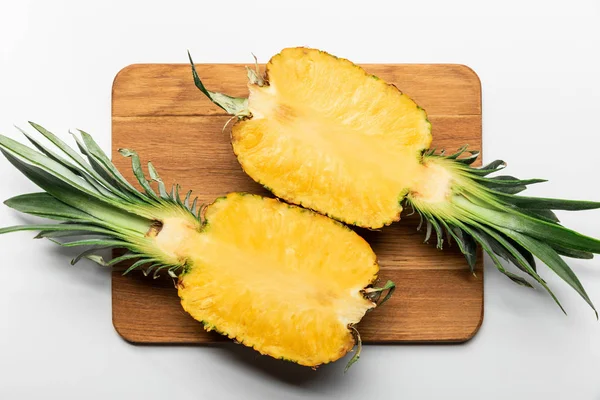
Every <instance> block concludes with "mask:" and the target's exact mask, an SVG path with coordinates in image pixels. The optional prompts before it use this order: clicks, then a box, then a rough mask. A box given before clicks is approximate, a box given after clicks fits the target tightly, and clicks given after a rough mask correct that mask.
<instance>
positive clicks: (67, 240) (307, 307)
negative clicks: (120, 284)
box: [0, 124, 394, 367]
mask: <svg viewBox="0 0 600 400" xmlns="http://www.w3.org/2000/svg"><path fill="white" fill-rule="evenodd" d="M32 125H33V126H34V128H35V129H36V130H38V131H39V132H40V133H41V134H42V135H43V136H45V137H46V138H47V139H48V140H49V141H50V142H52V143H53V144H54V145H55V147H56V148H57V149H58V150H59V153H60V154H57V152H56V150H53V149H50V148H49V147H47V146H46V145H44V144H42V143H41V142H39V141H38V139H36V138H35V137H33V136H30V135H29V134H27V133H26V135H27V137H28V138H29V140H31V141H32V142H33V144H34V145H35V146H36V148H38V149H39V150H40V151H41V153H38V152H36V151H33V150H32V149H30V148H28V147H26V146H24V145H22V144H20V143H18V142H16V141H14V140H12V139H9V138H7V137H5V136H1V135H0V149H1V151H2V153H3V154H4V155H5V157H6V158H7V159H8V160H9V161H10V162H11V163H12V164H13V165H14V166H15V167H16V168H18V169H19V170H20V171H21V172H23V173H24V174H25V175H26V176H27V177H28V178H29V179H30V180H32V181H33V182H34V183H36V184H37V185H38V186H40V187H41V188H42V189H43V190H45V193H33V194H27V195H22V196H17V197H14V198H12V199H9V200H7V201H6V204H7V205H8V206H10V207H12V208H15V209H17V210H19V211H21V212H25V213H29V214H34V215H37V216H41V217H46V218H49V219H53V220H58V221H63V222H62V223H60V224H42V225H23V226H15V227H9V228H4V229H0V233H7V232H13V231H20V230H39V231H40V233H39V234H38V237H46V238H51V239H52V240H54V241H56V242H57V243H58V244H61V245H63V246H69V247H71V246H84V245H85V246H91V247H90V248H89V249H87V250H86V251H84V252H83V253H82V254H81V255H80V256H78V257H76V258H75V259H74V260H73V263H75V262H77V261H78V260H79V259H81V258H82V257H86V258H89V259H91V260H93V261H96V262H98V263H100V264H103V265H107V266H112V265H115V264H117V263H118V262H120V261H124V260H130V259H136V260H137V261H135V262H134V263H133V264H132V265H131V267H130V268H129V269H128V270H127V271H126V272H125V273H127V272H130V271H131V270H133V269H136V268H140V269H142V270H143V271H144V272H145V273H146V274H151V273H152V274H153V275H154V276H157V274H158V273H159V272H160V271H168V273H169V274H170V275H171V276H172V277H173V278H176V279H177V283H176V286H177V288H178V292H179V296H180V298H181V303H182V306H183V308H184V309H185V311H187V312H188V313H189V314H190V315H191V316H192V317H193V318H195V319H196V320H198V321H201V322H202V323H203V324H204V327H205V328H206V329H207V330H216V331H218V332H220V333H222V334H223V335H226V336H228V337H230V338H232V339H235V340H236V341H238V342H241V343H243V344H245V345H246V346H250V347H253V348H254V349H256V350H257V351H259V352H261V353H262V354H266V355H270V356H272V357H275V358H282V359H286V360H291V361H294V362H296V363H298V364H301V365H306V366H311V367H315V366H318V365H320V364H324V363H328V362H331V361H335V360H337V359H339V358H340V357H342V356H344V355H345V354H346V353H347V352H348V351H350V350H351V349H352V348H353V347H354V346H355V340H360V339H359V336H358V333H357V331H356V328H354V325H356V324H357V323H358V322H359V321H360V320H361V319H362V317H363V316H364V315H365V313H366V312H367V311H368V310H370V309H372V308H374V307H375V306H376V302H378V300H379V296H380V295H381V292H383V291H385V290H387V291H388V294H387V296H386V297H385V298H384V299H383V300H382V301H381V302H383V301H385V300H386V299H387V298H388V297H389V295H391V292H392V291H393V287H394V286H393V284H392V283H389V282H388V284H387V285H386V286H384V287H383V288H373V287H371V284H372V283H373V282H374V281H375V279H376V278H377V273H378V270H379V267H378V265H377V260H376V257H375V254H374V253H373V251H372V250H371V248H370V246H369V245H368V244H367V242H365V241H364V240H363V239H362V238H361V237H360V236H358V235H357V234H356V233H354V232H353V231H352V230H350V229H349V228H347V227H346V226H344V225H343V224H341V223H339V222H336V221H333V220H331V219H329V218H327V217H325V216H322V215H320V214H317V213H314V212H312V211H308V210H305V209H303V208H300V207H297V206H291V205H288V204H285V203H282V202H280V201H278V200H275V199H269V198H264V197H260V196H256V195H249V194H240V193H232V194H229V195H227V196H226V197H223V198H220V199H217V201H215V202H214V203H213V204H211V205H209V206H207V207H205V208H202V209H197V207H196V206H197V204H196V200H194V201H193V202H192V203H191V204H190V200H191V199H190V197H191V196H190V194H191V193H190V192H188V194H187V196H186V197H185V200H184V201H182V200H181V198H180V196H179V193H178V192H179V188H178V187H177V186H174V187H173V190H172V191H171V193H170V194H169V193H167V191H166V188H165V185H164V183H163V182H162V180H161V179H160V177H159V176H158V173H157V172H156V170H155V169H154V167H153V166H152V164H151V163H149V164H148V169H149V173H150V178H151V181H155V182H156V183H157V187H158V191H155V190H154V189H153V188H152V187H151V184H150V182H149V181H148V180H147V179H146V177H145V175H144V172H143V170H142V166H141V162H140V159H139V157H138V155H137V154H136V153H135V152H133V151H131V150H125V149H124V150H121V153H122V154H123V155H124V156H127V157H130V158H131V159H132V166H133V170H134V173H135V176H136V178H137V179H138V182H139V184H140V185H141V187H142V188H143V189H144V192H143V193H142V192H140V191H138V190H137V189H136V188H135V187H133V186H132V185H131V184H130V183H129V182H127V181H126V180H125V179H124V178H123V176H122V175H121V174H120V173H119V172H118V171H117V170H116V168H115V167H114V165H113V164H112V163H111V162H110V160H109V159H108V157H107V156H106V155H105V154H104V153H103V152H102V150H101V149H100V148H99V147H98V146H97V144H96V143H95V142H94V140H93V139H92V137H91V136H90V135H88V134H86V133H85V132H81V138H82V139H78V138H77V141H78V145H79V148H80V150H81V152H82V153H83V155H84V156H85V157H86V158H87V160H85V159H84V158H83V157H82V156H80V155H79V154H78V153H76V152H75V151H73V150H72V149H71V148H69V147H68V146H67V145H66V144H65V143H63V142H62V141H61V140H60V139H59V138H58V137H56V136H55V135H53V134H52V133H50V132H48V131H47V130H45V129H44V128H42V127H41V126H39V125H36V124H32ZM24 133H25V132H24ZM79 236H85V238H83V239H82V238H79ZM59 239H60V241H58V240H59ZM105 248H124V249H127V250H129V252H128V253H126V254H125V255H123V256H120V257H118V258H115V259H113V260H110V261H105V260H103V259H102V258H101V257H100V256H98V255H95V253H96V252H97V251H98V250H100V249H105ZM381 302H379V304H381ZM358 343H359V344H360V342H358ZM357 356H358V352H357V355H355V357H354V358H353V359H352V360H351V361H354V360H356V359H357Z"/></svg>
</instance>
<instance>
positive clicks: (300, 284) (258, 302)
mask: <svg viewBox="0 0 600 400" xmlns="http://www.w3.org/2000/svg"><path fill="white" fill-rule="evenodd" d="M205 218H206V222H205V224H206V227H205V229H204V230H203V232H202V235H201V236H200V237H199V241H198V244H197V245H195V246H194V247H195V250H194V252H193V254H195V256H194V257H193V258H192V259H191V260H190V261H191V265H192V267H191V268H190V269H189V271H188V272H186V273H185V274H183V275H182V276H181V278H180V281H179V285H178V287H179V295H180V297H181V301H182V305H183V308H184V309H185V310H186V311H187V312H188V313H190V314H191V315H192V316H193V317H194V318H195V319H197V320H199V321H203V322H204V324H205V326H206V327H207V328H208V329H209V330H210V329H217V330H219V331H221V332H223V333H225V334H226V335H227V336H229V337H230V338H232V339H236V340H238V341H240V342H243V343H244V344H245V345H247V346H250V347H254V348H255V349H257V350H258V351H260V352H261V353H265V354H272V355H278V356H281V357H284V358H286V359H289V360H293V361H296V362H298V363H300V364H303V365H310V366H313V365H319V364H323V363H327V362H329V361H333V360H336V359H338V358H339V357H341V356H343V355H344V354H346V353H347V352H348V351H349V350H350V349H352V347H354V337H353V335H352V333H351V332H350V331H349V329H348V326H349V325H354V324H355V323H357V322H358V321H360V319H361V318H362V316H363V315H364V314H365V312H366V311H367V310H368V309H370V308H372V307H373V306H374V304H373V302H371V301H370V300H367V299H366V298H365V297H364V296H363V294H362V290H363V289H364V288H365V286H367V285H369V284H370V283H371V282H372V281H373V279H374V278H375V276H376V275H377V271H378V266H377V262H376V259H375V255H374V254H373V252H372V251H371V249H370V247H369V245H368V244H367V243H366V242H365V241H364V240H363V239H362V238H361V237H359V236H358V235H356V234H355V233H353V232H352V231H350V230H349V229H348V228H346V227H344V226H343V225H341V224H339V223H336V222H334V221H332V220H331V219H329V218H326V217H324V216H322V215H318V214H315V213H313V212H305V211H304V210H302V209H301V208H298V207H294V206H289V205H287V204H284V203H281V202H278V201H276V200H273V199H264V198H261V197H258V196H252V195H245V196H244V195H240V194H231V195H228V196H227V197H226V198H224V199H222V200H218V201H217V202H215V203H214V204H213V205H211V206H210V207H208V209H207V210H206V214H205Z"/></svg>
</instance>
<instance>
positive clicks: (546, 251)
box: [500, 228, 598, 319]
mask: <svg viewBox="0 0 600 400" xmlns="http://www.w3.org/2000/svg"><path fill="white" fill-rule="evenodd" d="M500 230H501V231H502V232H504V233H505V234H506V235H507V236H509V237H510V238H512V239H513V240H515V241H516V242H517V243H519V244H520V245H521V246H523V247H525V248H526V249H528V250H529V251H531V252H532V253H533V254H535V256H536V257H537V258H539V259H540V260H541V261H542V262H543V263H544V264H546V265H547V266H548V267H550V269H552V270H553V271H554V272H555V273H556V275H558V276H560V277H561V278H562V279H563V280H564V281H565V282H567V283H568V284H569V286H571V287H572V288H573V289H575V291H576V292H577V293H579V295H580V296H581V297H582V298H583V299H584V300H585V301H586V303H588V304H589V306H590V307H592V309H593V310H594V312H595V313H596V319H597V318H598V311H596V307H594V304H593V303H592V301H591V300H590V298H589V296H588V294H587V293H586V291H585V289H584V288H583V285H582V284H581V282H580V281H579V279H578V278H577V276H576V275H575V273H574V272H573V270H572V269H571V267H569V266H568V265H567V263H565V261H564V260H563V259H562V258H560V256H559V255H558V254H557V253H556V251H555V250H554V249H552V247H550V246H549V245H547V244H546V243H543V242H541V241H539V240H536V239H534V238H531V237H529V236H527V235H523V234H521V233H519V232H515V231H512V230H510V229H505V228H501V229H500Z"/></svg>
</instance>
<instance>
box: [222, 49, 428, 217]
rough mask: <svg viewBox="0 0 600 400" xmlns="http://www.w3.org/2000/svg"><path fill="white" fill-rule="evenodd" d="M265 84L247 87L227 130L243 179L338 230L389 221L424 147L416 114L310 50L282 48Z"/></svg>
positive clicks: (352, 70)
mask: <svg viewBox="0 0 600 400" xmlns="http://www.w3.org/2000/svg"><path fill="white" fill-rule="evenodd" d="M333 63H335V64H336V65H335V73H331V71H332V70H333V65H331V64H333ZM267 77H268V78H267V79H268V85H266V86H259V85H256V84H252V85H250V86H249V89H250V97H249V99H248V109H249V111H250V112H251V114H252V118H249V119H245V120H241V121H239V122H238V123H236V124H235V125H234V127H233V131H232V144H233V150H234V152H235V153H236V154H237V156H238V159H239V161H240V164H241V165H242V167H243V168H244V170H245V171H246V173H248V174H249V175H250V176H251V177H252V178H254V179H255V180H256V181H258V182H260V183H262V184H264V185H265V186H267V187H268V188H270V189H271V190H272V191H273V193H274V194H275V195H277V196H279V197H282V198H284V199H286V200H288V201H290V202H293V203H296V204H301V205H303V206H306V207H308V208H311V209H315V210H318V211H320V212H322V213H325V214H327V215H329V216H332V217H334V218H336V219H339V220H342V221H345V222H348V223H352V224H355V225H359V226H365V227H371V228H378V227H381V226H382V225H387V224H389V223H391V222H393V221H395V220H397V219H398V218H399V215H400V211H401V210H402V207H401V205H400V200H401V199H402V198H403V197H404V195H405V194H406V192H407V190H408V189H409V188H411V186H412V185H413V182H414V181H415V177H416V176H417V175H418V174H419V173H420V172H421V169H420V167H421V165H420V163H419V161H420V156H421V152H422V150H423V149H425V148H427V147H429V144H430V142H431V133H430V130H431V126H430V124H429V121H428V120H427V116H426V114H425V111H424V110H423V109H421V108H419V107H418V106H417V105H416V104H415V102H414V101H412V100H411V99H410V98H409V97H408V96H406V95H404V94H402V93H401V92H400V91H399V90H398V89H396V88H395V87H394V86H391V85H388V84H386V83H385V82H384V81H382V80H380V79H378V78H376V77H374V76H373V75H369V74H367V73H366V72H365V71H364V70H362V69H361V68H359V67H357V66H356V65H354V64H352V63H351V62H349V61H346V60H340V59H337V58H334V57H331V56H330V55H328V54H326V53H324V52H320V51H318V50H312V49H304V48H294V49H286V50H284V51H283V52H281V53H280V54H278V55H277V56H275V57H273V58H272V59H271V61H270V62H269V64H268V65H267ZM300 77H301V78H300Z"/></svg>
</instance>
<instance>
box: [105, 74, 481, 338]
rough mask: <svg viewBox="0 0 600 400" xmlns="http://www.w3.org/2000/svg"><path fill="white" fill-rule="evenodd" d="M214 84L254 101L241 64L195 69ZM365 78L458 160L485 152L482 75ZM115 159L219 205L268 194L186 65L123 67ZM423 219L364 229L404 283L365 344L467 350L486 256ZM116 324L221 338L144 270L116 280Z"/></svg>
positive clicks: (115, 113) (366, 331)
mask: <svg viewBox="0 0 600 400" xmlns="http://www.w3.org/2000/svg"><path fill="white" fill-rule="evenodd" d="M197 67H198V71H199V73H200V75H201V76H202V77H203V80H204V81H205V83H206V85H207V87H209V88H210V89H211V90H216V91H223V92H226V93H229V94H232V95H236V96H244V95H246V94H247V89H246V74H245V71H244V66H243V65H229V64H226V65H225V64H223V65H220V64H210V65H198V66H197ZM363 67H364V68H365V69H366V70H367V71H368V72H370V73H373V74H375V75H377V76H379V77H380V78H382V79H384V80H386V81H388V82H390V83H393V84H395V85H396V86H397V87H399V88H400V89H401V90H402V91H404V92H405V93H407V94H408V95H410V96H411V97H413V98H414V99H415V100H416V101H417V102H418V103H419V104H420V105H421V106H422V107H424V108H425V109H426V110H427V111H428V114H429V117H430V121H431V123H432V127H433V135H434V143H433V146H434V147H436V148H438V149H440V148H446V149H448V150H449V151H451V150H455V149H457V148H458V147H460V146H462V145H464V144H469V145H470V147H471V149H481V89H480V83H479V79H478V78H477V75H475V73H474V72H473V71H472V70H471V69H469V68H468V67H465V66H461V65H416V64H415V65H364V66H363ZM112 106H113V107H112V117H113V118H112V135H113V144H112V148H113V161H114V162H115V165H116V166H117V167H118V168H119V169H120V170H121V171H123V172H124V175H125V176H126V177H127V178H129V179H133V175H132V173H131V172H130V166H129V161H128V160H127V159H125V158H123V157H121V156H120V155H119V154H118V152H117V149H118V148H121V147H129V148H133V149H135V150H137V151H138V152H139V153H140V155H141V156H142V158H143V160H144V161H150V160H151V161H152V162H153V163H154V165H155V166H156V167H157V169H158V171H159V172H160V174H161V176H162V178H163V179H164V180H165V181H166V182H171V183H173V182H177V183H179V184H181V185H182V186H183V188H184V189H185V190H186V191H187V190H189V189H192V190H194V192H195V194H196V195H197V196H199V201H201V202H204V203H209V202H212V201H213V200H214V199H215V198H216V197H218V196H221V195H224V194H226V193H229V192H232V191H247V192H252V193H258V194H263V195H268V193H267V192H266V191H265V190H264V189H263V188H262V187H261V186H260V185H258V184H256V183H255V182H253V181H252V180H251V179H250V178H248V176H246V175H245V174H244V173H243V172H242V169H241V168H240V166H239V164H238V162H237V160H236V158H235V156H234V155H233V152H232V151H231V144H230V142H229V133H228V131H226V132H225V133H221V128H222V127H223V125H224V123H225V122H226V121H227V119H228V116H226V115H225V114H224V113H223V112H222V110H220V109H219V108H217V107H215V106H214V105H213V104H212V103H210V102H209V101H208V100H207V99H205V97H204V96H203V95H202V94H201V93H200V92H199V91H198V90H197V89H196V88H195V87H194V84H193V81H192V79H191V73H190V68H189V66H187V65H179V64H160V65H155V64H147V65H143V64H138V65H131V66H128V67H126V68H124V69H123V70H122V71H121V72H119V74H118V75H117V77H116V78H115V81H114V84H113V103H112ZM417 225H418V220H417V218H415V217H414V216H412V217H408V216H403V220H402V221H401V222H399V223H396V224H394V225H392V226H389V227H386V228H384V229H382V230H380V231H368V230H363V229H357V231H358V232H359V234H361V235H362V236H364V237H365V238H366V239H367V240H368V241H369V243H370V244H371V246H372V247H373V250H374V251H375V252H376V253H377V256H378V258H379V261H380V265H381V273H380V279H381V280H386V279H392V280H394V281H395V282H396V284H397V285H398V288H397V291H396V293H395V294H394V296H393V297H392V299H391V300H390V301H389V302H388V303H386V305H385V306H384V307H381V308H380V309H377V311H376V312H372V313H369V314H368V315H367V316H366V317H365V318H364V319H363V321H362V322H361V324H360V326H359V330H360V332H361V336H362V337H363V340H364V341H365V342H367V343H393V342H423V341H426V342H438V341H442V342H462V341H466V340H468V339H470V338H471V337H472V336H473V335H475V333H476V332H477V330H478V329H479V326H480V325H481V322H482V319H483V271H482V258H481V255H480V256H479V262H478V266H477V270H476V275H475V276H474V275H472V274H471V273H470V272H469V270H468V268H467V266H466V262H465V260H464V258H463V256H462V255H461V254H460V252H459V251H458V249H457V248H456V246H451V247H448V246H446V248H445V249H444V250H443V251H440V250H437V249H436V248H435V246H433V245H432V244H429V245H427V244H423V243H422V242H423V233H422V232H417V231H416V227H417ZM112 293H113V323H114V326H115V328H116V329H117V331H118V332H119V334H120V335H121V336H122V337H123V338H124V339H126V340H128V341H130V342H134V343H190V344H196V343H213V342H218V341H221V340H223V339H222V338H221V337H220V336H219V335H216V334H213V333H206V332H204V330H203V328H202V325H201V324H199V323H197V322H196V321H194V320H193V319H192V318H191V317H190V316H188V315H187V314H186V313H185V312H184V311H183V310H182V308H181V306H180V305H179V299H178V297H177V293H176V291H175V289H174V288H173V282H172V281H171V280H170V279H168V278H167V279H162V278H161V279H157V280H152V279H149V278H145V277H144V276H143V275H141V274H139V273H134V274H131V275H128V276H122V275H121V274H120V273H119V272H115V273H113V279H112Z"/></svg>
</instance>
